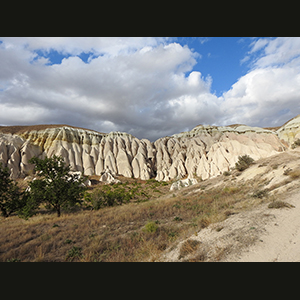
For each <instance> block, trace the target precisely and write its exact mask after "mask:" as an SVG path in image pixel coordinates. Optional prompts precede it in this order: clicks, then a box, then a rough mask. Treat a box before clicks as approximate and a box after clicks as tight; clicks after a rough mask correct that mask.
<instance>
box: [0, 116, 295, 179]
mask: <svg viewBox="0 0 300 300" xmlns="http://www.w3.org/2000/svg"><path fill="white" fill-rule="evenodd" d="M299 127H300V115H299V116H297V117H295V118H294V119H292V120H290V121H289V122H287V123H286V124H285V125H283V126H282V127H280V128H279V129H278V130H276V131H275V130H274V131H273V130H267V129H263V128H259V127H250V126H246V125H232V126H209V125H207V126H205V125H199V126H196V127H195V128H194V129H192V130H191V131H188V132H183V133H179V134H175V135H173V136H171V137H163V138H160V139H158V140H156V141H155V142H150V141H149V140H147V139H141V140H140V139H138V138H136V137H134V136H132V135H130V134H127V133H123V132H111V133H108V134H105V133H99V132H96V131H92V130H86V129H81V128H74V127H71V126H66V125H61V126H59V125H57V127H55V126H53V125H52V126H49V128H47V126H46V125H43V127H41V125H39V126H36V127H34V126H33V127H30V126H26V128H25V129H23V130H19V129H18V130H12V131H11V132H10V130H9V127H0V162H2V164H3V165H4V166H7V167H8V168H9V169H10V172H11V177H12V178H14V179H16V178H20V177H25V176H26V175H28V174H30V172H32V169H33V166H32V165H30V164H29V162H28V161H29V160H30V158H31V157H33V156H38V157H45V156H48V157H50V156H52V155H54V154H55V155H62V156H63V157H64V159H65V161H66V163H68V164H70V165H71V169H72V171H79V172H83V173H84V174H85V175H94V174H95V175H99V176H100V175H102V174H103V173H105V171H109V172H110V173H111V174H112V175H113V176H114V175H123V176H125V177H134V178H141V179H142V180H147V179H150V178H155V179H156V180H159V181H162V180H164V181H168V180H171V179H175V178H184V177H188V178H194V177H196V176H197V177H198V178H202V179H207V178H210V177H214V176H217V175H219V174H222V173H223V172H224V171H229V170H230V168H232V167H234V165H235V163H236V161H237V159H238V156H239V155H244V154H248V155H250V156H251V157H252V158H253V159H255V160H256V159H259V158H264V157H268V156H271V155H275V154H278V153H279V152H283V151H285V150H287V149H288V148H289V147H290V146H291V144H292V143H293V142H294V141H295V139H297V138H299V137H300V129H299Z"/></svg>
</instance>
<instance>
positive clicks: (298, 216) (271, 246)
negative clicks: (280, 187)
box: [222, 189, 300, 262]
mask: <svg viewBox="0 0 300 300" xmlns="http://www.w3.org/2000/svg"><path fill="white" fill-rule="evenodd" d="M284 199H285V200H286V202H288V203H290V204H292V205H294V206H295V207H294V208H281V209H269V208H267V207H266V208H265V209H264V210H265V214H271V217H270V218H269V220H268V221H267V222H266V223H265V225H263V226H261V228H260V229H261V230H260V231H259V232H260V234H259V237H258V242H256V243H255V244H253V245H251V246H249V247H248V248H247V249H246V250H243V251H241V253H239V254H237V253H232V254H229V255H228V256H227V257H225V259H223V260H222V261H237V262H298V261H300V190H299V189H297V190H295V191H293V193H292V194H290V195H286V196H285V197H284Z"/></svg>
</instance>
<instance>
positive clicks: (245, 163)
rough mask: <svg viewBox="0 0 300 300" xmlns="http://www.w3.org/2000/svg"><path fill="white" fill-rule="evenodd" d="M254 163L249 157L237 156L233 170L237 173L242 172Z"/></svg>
mask: <svg viewBox="0 0 300 300" xmlns="http://www.w3.org/2000/svg"><path fill="white" fill-rule="evenodd" d="M253 162H254V159H253V158H251V157H250V156H249V155H247V154H246V155H243V156H239V157H238V161H237V162H236V163H235V168H236V169H237V170H238V171H244V170H246V169H247V168H249V166H250V165H251V164H253Z"/></svg>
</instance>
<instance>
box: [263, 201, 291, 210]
mask: <svg viewBox="0 0 300 300" xmlns="http://www.w3.org/2000/svg"><path fill="white" fill-rule="evenodd" d="M284 207H287V208H292V207H295V206H294V205H292V204H289V203H287V202H284V201H280V200H276V201H273V202H271V203H270V204H269V205H268V208H277V209H278V208H284Z"/></svg>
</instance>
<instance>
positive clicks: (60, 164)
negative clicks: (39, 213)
mask: <svg viewBox="0 0 300 300" xmlns="http://www.w3.org/2000/svg"><path fill="white" fill-rule="evenodd" d="M29 162H30V163H31V164H34V165H35V171H36V172H37V177H38V178H37V179H36V180H33V181H32V182H31V183H30V184H29V186H30V198H31V200H32V201H33V202H34V203H38V204H40V203H45V204H46V205H47V207H49V208H53V209H54V210H55V211H56V213H57V216H58V217H60V212H61V208H70V207H74V206H75V205H76V204H80V203H81V199H82V197H83V194H84V191H85V190H86V187H85V186H84V184H83V182H84V181H85V178H84V177H83V176H80V175H79V174H76V173H75V174H72V173H70V166H69V165H68V166H67V165H66V164H65V162H64V161H63V158H62V157H59V156H56V155H54V156H52V157H50V158H48V157H46V158H45V159H40V158H37V157H33V158H31V159H30V161H29Z"/></svg>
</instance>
